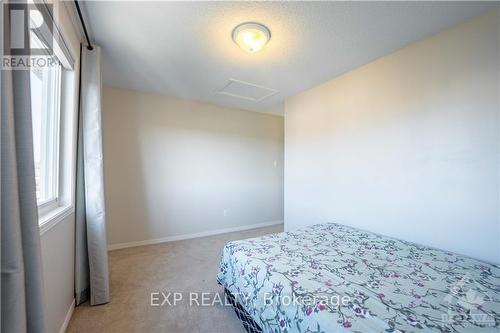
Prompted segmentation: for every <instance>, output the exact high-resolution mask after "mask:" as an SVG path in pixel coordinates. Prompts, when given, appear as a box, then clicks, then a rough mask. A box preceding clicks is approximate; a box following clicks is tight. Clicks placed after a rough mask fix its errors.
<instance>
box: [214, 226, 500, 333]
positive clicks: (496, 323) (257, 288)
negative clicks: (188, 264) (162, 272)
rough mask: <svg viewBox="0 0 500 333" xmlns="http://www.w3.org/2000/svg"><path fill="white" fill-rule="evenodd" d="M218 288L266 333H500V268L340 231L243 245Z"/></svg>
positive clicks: (234, 247) (316, 230)
mask: <svg viewBox="0 0 500 333" xmlns="http://www.w3.org/2000/svg"><path fill="white" fill-rule="evenodd" d="M217 279H218V281H219V282H220V283H221V284H222V285H223V286H225V287H226V288H227V289H228V290H229V291H230V292H231V293H232V294H233V295H234V296H235V297H236V298H237V299H238V301H239V302H240V303H241V304H242V305H243V307H244V308H245V309H246V311H247V312H248V313H249V314H250V315H251V316H252V318H253V319H254V320H255V322H256V323H258V324H259V325H260V326H261V328H262V329H263V331H264V332H341V331H355V332H414V331H421V332H428V331H441V332H476V331H477V332H499V331H500V267H499V266H497V265H492V264H488V263H484V262H481V261H479V260H475V259H471V258H468V257H465V256H461V255H457V254H454V253H449V252H445V251H442V250H437V249H434V248H429V247H425V246H421V245H417V244H413V243H409V242H405V241H402V240H398V239H393V238H389V237H385V236H380V235H377V234H373V233H370V232H366V231H362V230H358V229H354V228H351V227H347V226H344V225H340V224H335V223H329V224H318V225H314V226H310V227H307V228H304V229H301V230H298V231H295V232H284V233H279V234H273V235H266V236H263V237H258V238H252V239H246V240H240V241H234V242H230V243H228V244H227V245H226V246H225V247H224V251H223V255H222V260H221V264H220V272H219V274H218V276H217Z"/></svg>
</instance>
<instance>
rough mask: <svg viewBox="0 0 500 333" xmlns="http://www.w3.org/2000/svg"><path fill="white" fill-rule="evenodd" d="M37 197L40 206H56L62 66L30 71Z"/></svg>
mask: <svg viewBox="0 0 500 333" xmlns="http://www.w3.org/2000/svg"><path fill="white" fill-rule="evenodd" d="M30 84H31V87H30V88H31V110H32V111H31V112H32V121H33V151H34V158H35V180H36V197H37V202H38V206H39V207H40V208H45V207H54V206H57V199H58V194H59V193H58V185H59V184H58V181H59V137H60V135H59V134H60V127H59V124H60V96H61V66H60V65H57V66H53V67H43V68H33V69H31V71H30Z"/></svg>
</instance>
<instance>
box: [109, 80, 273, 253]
mask: <svg viewBox="0 0 500 333" xmlns="http://www.w3.org/2000/svg"><path fill="white" fill-rule="evenodd" d="M103 146H104V173H105V187H106V208H107V227H108V244H109V245H110V246H111V248H116V247H121V246H122V245H123V243H131V242H141V241H148V240H153V239H165V238H168V239H172V238H182V237H187V236H193V235H195V236H196V235H199V234H200V233H202V234H207V233H211V232H218V231H220V230H221V229H224V230H232V229H239V228H250V227H257V226H259V225H263V224H277V223H283V117H280V116H274V115H267V114H262V113H257V112H249V111H242V110H236V109H228V108H223V107H217V106H214V105H210V104H204V103H196V102H190V101H185V100H180V99H176V98H171V97H165V96H160V95H155V94H148V93H142V92H136V91H131V90H123V89H116V88H112V87H104V96H103ZM146 243H147V242H146ZM117 244H121V245H117ZM135 244H136V245H137V243H135ZM139 244H142V243H139ZM125 245H131V244H125ZM132 245H133V244H132Z"/></svg>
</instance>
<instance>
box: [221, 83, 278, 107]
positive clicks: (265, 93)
mask: <svg viewBox="0 0 500 333" xmlns="http://www.w3.org/2000/svg"><path fill="white" fill-rule="evenodd" d="M217 93H218V94H220V95H226V96H231V97H235V98H241V99H246V100H248V101H252V102H256V103H258V102H260V101H262V100H264V99H265V98H267V97H269V96H272V95H274V94H276V93H278V91H277V90H274V89H269V88H266V87H263V86H259V85H257V84H253V83H249V82H244V81H240V80H235V79H229V82H228V83H227V84H226V85H225V86H224V88H222V89H221V90H220V91H218V92H217Z"/></svg>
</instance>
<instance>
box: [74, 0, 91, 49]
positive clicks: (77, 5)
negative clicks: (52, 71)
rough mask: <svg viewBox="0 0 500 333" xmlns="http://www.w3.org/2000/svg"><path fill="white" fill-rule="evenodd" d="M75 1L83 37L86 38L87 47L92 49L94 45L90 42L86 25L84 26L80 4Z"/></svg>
mask: <svg viewBox="0 0 500 333" xmlns="http://www.w3.org/2000/svg"><path fill="white" fill-rule="evenodd" d="M74 1H75V6H76V11H77V12H78V16H79V17H80V23H81V24H82V28H83V32H84V33H85V38H86V39H87V49H88V50H90V51H92V50H93V49H94V47H93V46H92V43H91V42H90V38H89V34H88V33H87V27H86V26H85V21H84V20H83V16H82V12H81V10H80V5H79V4H78V0H74Z"/></svg>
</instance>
